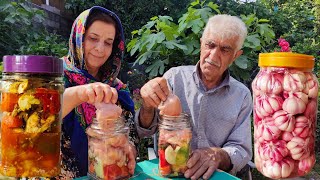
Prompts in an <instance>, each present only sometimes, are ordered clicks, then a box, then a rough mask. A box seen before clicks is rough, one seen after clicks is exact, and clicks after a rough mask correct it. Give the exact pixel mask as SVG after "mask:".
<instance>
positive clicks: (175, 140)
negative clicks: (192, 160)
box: [158, 113, 192, 177]
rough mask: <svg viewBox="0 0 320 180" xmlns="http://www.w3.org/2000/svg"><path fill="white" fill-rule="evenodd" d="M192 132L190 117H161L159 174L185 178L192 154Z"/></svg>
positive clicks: (183, 115)
mask: <svg viewBox="0 0 320 180" xmlns="http://www.w3.org/2000/svg"><path fill="white" fill-rule="evenodd" d="M191 138H192V131H191V125H190V116H189V115H187V114H184V113H181V114H180V116H168V115H162V116H160V122H159V141H158V155H159V173H160V175H161V176H164V177H184V172H185V171H186V170H187V162H188V160H189V154H190V141H191Z"/></svg>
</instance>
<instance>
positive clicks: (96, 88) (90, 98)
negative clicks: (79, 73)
mask: <svg viewBox="0 0 320 180" xmlns="http://www.w3.org/2000/svg"><path fill="white" fill-rule="evenodd" d="M77 89H78V90H77V91H76V93H77V97H78V98H79V99H80V100H81V101H82V102H87V103H89V104H95V103H100V102H104V103H107V104H108V103H112V104H115V103H116V102H117V100H118V93H117V90H116V89H115V88H113V87H110V86H109V85H107V84H104V83H101V82H95V83H90V84H86V85H80V86H77Z"/></svg>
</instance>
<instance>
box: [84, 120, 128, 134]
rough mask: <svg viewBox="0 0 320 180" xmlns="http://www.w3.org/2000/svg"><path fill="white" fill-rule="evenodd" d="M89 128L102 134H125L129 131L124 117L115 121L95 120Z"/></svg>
mask: <svg viewBox="0 0 320 180" xmlns="http://www.w3.org/2000/svg"><path fill="white" fill-rule="evenodd" d="M89 128H91V129H93V130H97V131H100V132H102V133H125V132H127V131H128V128H127V126H126V124H125V122H124V117H123V116H120V117H118V118H115V119H104V120H103V121H99V120H98V119H97V118H93V121H92V123H91V125H90V127H89Z"/></svg>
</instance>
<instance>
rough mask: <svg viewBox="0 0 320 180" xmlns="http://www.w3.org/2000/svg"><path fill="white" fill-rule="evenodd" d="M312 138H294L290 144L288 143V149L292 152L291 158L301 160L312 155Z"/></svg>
mask: <svg viewBox="0 0 320 180" xmlns="http://www.w3.org/2000/svg"><path fill="white" fill-rule="evenodd" d="M309 143H310V138H306V139H303V138H300V137H293V138H292V139H291V141H290V142H288V143H287V148H288V149H289V151H290V154H291V157H292V159H294V160H301V159H304V158H306V157H308V156H309V155H310V149H309Z"/></svg>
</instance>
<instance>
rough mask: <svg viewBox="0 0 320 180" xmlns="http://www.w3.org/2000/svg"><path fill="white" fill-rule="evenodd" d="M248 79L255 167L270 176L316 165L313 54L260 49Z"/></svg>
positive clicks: (290, 175) (288, 175)
mask: <svg viewBox="0 0 320 180" xmlns="http://www.w3.org/2000/svg"><path fill="white" fill-rule="evenodd" d="M259 66H260V72H259V73H258V74H257V76H256V77H255V79H254V80H253V82H252V90H253V101H254V152H255V153H254V157H255V164H256V166H257V169H258V170H259V171H260V172H261V173H262V174H263V175H264V176H266V177H269V178H273V179H282V178H293V177H299V176H303V175H305V174H307V173H308V172H310V170H311V169H312V168H313V166H314V164H315V128H316V120H317V117H316V116H317V107H318V106H317V103H318V92H319V89H318V87H319V84H318V80H317V78H316V76H315V75H314V74H313V73H312V70H313V67H314V57H313V56H309V55H304V54H297V53H285V52H275V53H262V54H260V55H259Z"/></svg>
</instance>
